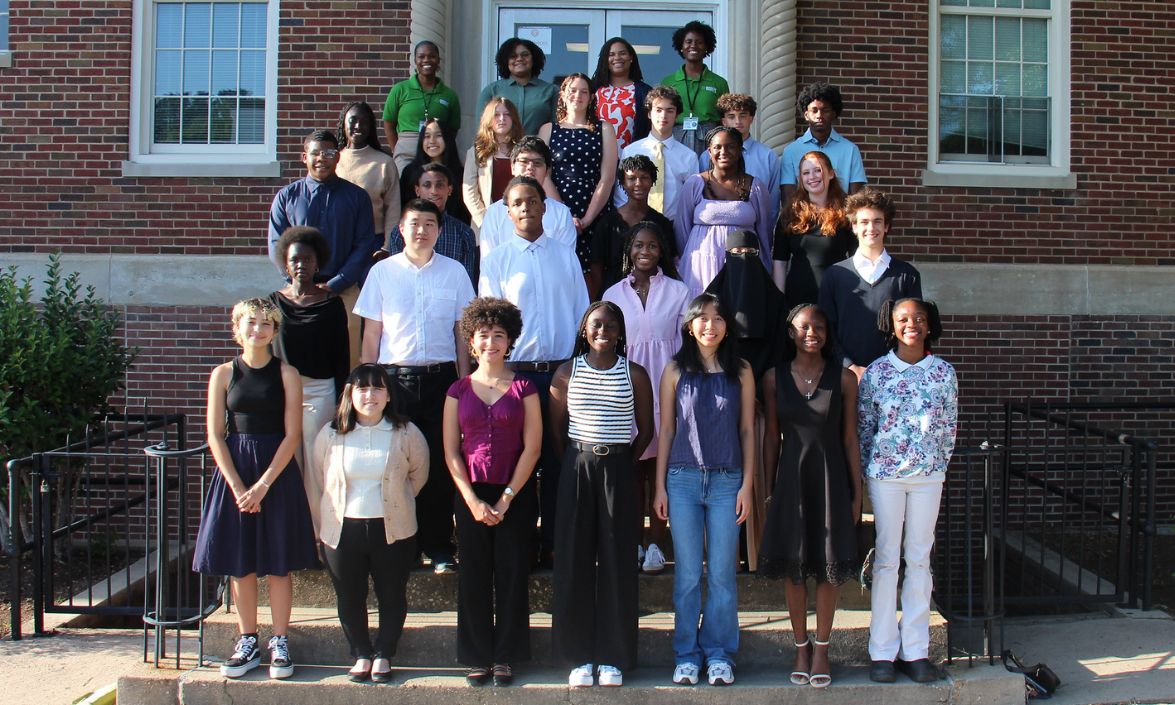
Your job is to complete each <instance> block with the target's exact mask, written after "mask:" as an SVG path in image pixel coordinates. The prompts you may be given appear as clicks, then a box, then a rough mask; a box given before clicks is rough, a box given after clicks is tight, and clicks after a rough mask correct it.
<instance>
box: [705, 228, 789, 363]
mask: <svg viewBox="0 0 1175 705" xmlns="http://www.w3.org/2000/svg"><path fill="white" fill-rule="evenodd" d="M737 247H753V248H755V249H756V250H758V249H759V247H760V244H759V238H758V236H757V235H755V233H753V232H751V231H750V230H736V231H734V232H732V233H730V234H729V235H727V236H726V264H725V265H723V267H722V271H720V272H718V276H716V277H714V281H712V282H710V285H709V286H707V287H706V292H707V293H710V294H714V295H715V296H717V297H718V298H719V300H721V301H722V302H723V303H724V304H726V307H727V308H728V309H729V310H730V311H732V312H733V313H734V327H735V334H736V335H737V336H738V337H739V350H740V352H741V353H742V355H743V357H744V358H745V359H746V360H747V362H749V363H751V367H752V368H753V369H754V371H755V379H756V380H758V379H759V377H761V376H762V374H763V373H764V372H765V371H766V370H767V368H768V367H770V366H771V365H772V364H773V363H774V362H775V349H776V343H777V341H778V337H779V336H778V333H779V325H780V320H781V317H782V316H783V314H784V302H783V294H782V293H781V292H780V291H779V289H778V287H776V286H775V282H773V281H772V280H771V274H770V273H769V272H768V271H767V268H766V267H765V266H763V260H761V259H760V258H759V255H758V253H757V252H756V253H755V254H740V255H736V254H732V253H731V252H730V250H732V249H735V248H737ZM752 341H754V342H752Z"/></svg>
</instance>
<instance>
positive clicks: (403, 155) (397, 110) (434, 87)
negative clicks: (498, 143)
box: [383, 39, 461, 171]
mask: <svg viewBox="0 0 1175 705" xmlns="http://www.w3.org/2000/svg"><path fill="white" fill-rule="evenodd" d="M412 56H413V61H414V62H415V64H416V75H414V76H412V78H409V79H408V80H407V81H400V82H399V83H397V84H396V85H394V86H392V90H391V91H389V92H388V99H387V101H386V102H385V103H384V115H383V119H384V138H385V140H386V141H387V143H388V147H390V148H391V149H392V157H393V158H395V160H396V167H397V168H398V169H400V170H401V171H402V170H403V169H404V167H405V166H407V165H408V163H409V162H411V161H412V157H413V156H414V155H415V154H416V143H417V141H418V139H419V134H420V128H421V127H423V125H424V122H425V121H426V120H428V119H429V118H434V117H435V118H437V119H438V120H440V121H441V122H442V123H443V124H444V125H445V127H447V128H449V129H450V130H452V131H453V132H454V133H456V132H457V130H460V129H461V102H460V101H459V100H458V99H457V94H456V93H455V92H454V91H453V89H452V88H449V87H448V86H446V85H445V84H444V82H443V81H441V77H440V76H439V75H438V72H439V71H440V69H441V52H440V49H438V48H437V45H436V44H434V43H433V42H430V41H428V40H427V39H426V40H424V41H422V42H419V43H417V45H416V48H415V49H413V50H412Z"/></svg>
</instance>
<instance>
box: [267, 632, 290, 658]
mask: <svg viewBox="0 0 1175 705" xmlns="http://www.w3.org/2000/svg"><path fill="white" fill-rule="evenodd" d="M269 654H270V656H269V660H270V662H271V663H279V664H287V663H289V662H290V642H289V637H284V636H275V637H272V638H270V640H269Z"/></svg>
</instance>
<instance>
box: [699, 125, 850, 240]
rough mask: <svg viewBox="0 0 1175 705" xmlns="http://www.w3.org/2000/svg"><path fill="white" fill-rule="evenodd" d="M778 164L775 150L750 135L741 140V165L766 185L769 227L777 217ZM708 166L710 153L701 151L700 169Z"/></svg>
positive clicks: (773, 225)
mask: <svg viewBox="0 0 1175 705" xmlns="http://www.w3.org/2000/svg"><path fill="white" fill-rule="evenodd" d="M779 164H780V161H779V155H778V154H776V153H775V150H773V149H771V148H770V147H768V146H767V145H765V144H763V143H762V142H759V141H758V140H755V139H752V138H750V137H748V138H747V139H746V140H745V141H743V165H744V166H745V167H746V170H747V173H748V174H750V175H751V176H753V177H755V178H756V179H758V180H760V181H762V182H763V185H764V186H765V187H767V197H768V199H770V201H771V212H770V213H769V214H768V215H769V216H770V219H769V222H770V223H771V227H775V220H776V219H777V218H778V217H779V184H780V183H782V181H781V180H780V173H779ZM709 168H710V153H709V152H702V171H706V170H707V169H709ZM833 168H834V169H835V168H836V167H833Z"/></svg>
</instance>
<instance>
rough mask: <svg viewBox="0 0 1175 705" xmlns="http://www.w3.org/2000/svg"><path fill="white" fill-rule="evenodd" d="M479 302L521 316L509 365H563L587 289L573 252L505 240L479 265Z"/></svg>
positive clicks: (545, 242)
mask: <svg viewBox="0 0 1175 705" xmlns="http://www.w3.org/2000/svg"><path fill="white" fill-rule="evenodd" d="M477 290H478V293H479V294H480V295H481V296H497V297H499V298H503V299H506V300H508V301H510V302H511V303H513V304H514V305H515V306H517V307H518V308H519V309H520V310H521V311H522V334H521V335H519V336H518V340H516V341H515V342H514V350H513V352H511V353H510V359H511V360H513V361H519V362H549V361H553V360H567V359H570V358H571V354H572V352H573V351H574V350H575V336H576V334H577V332H578V328H579V319H580V318H582V317H583V312H584V311H586V310H587V307H588V303H589V301H588V291H587V284H586V283H584V280H583V268H582V267H581V266H580V264H579V257H577V256H576V254H575V250H574V249H573V248H571V247H568V246H567V245H564V244H562V243H559V242H556V241H555V240H552V239H551V238H550V236H548V235H546V234H543V235H540V236H539V238H538V239H537V240H535V241H534V242H530V241H529V240H527V239H526V238H524V237H520V236H519V235H511V236H510V237H509V238H508V239H507V240H506V242H503V243H502V244H501V245H500V246H499V247H496V248H494V250H493V251H492V252H490V253H489V254H488V255H486V256H485V257H483V258H482V260H481V279H480V281H479V283H478V287H477Z"/></svg>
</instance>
